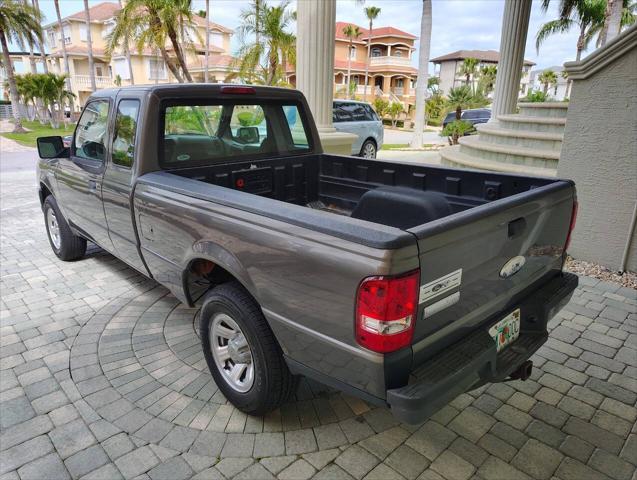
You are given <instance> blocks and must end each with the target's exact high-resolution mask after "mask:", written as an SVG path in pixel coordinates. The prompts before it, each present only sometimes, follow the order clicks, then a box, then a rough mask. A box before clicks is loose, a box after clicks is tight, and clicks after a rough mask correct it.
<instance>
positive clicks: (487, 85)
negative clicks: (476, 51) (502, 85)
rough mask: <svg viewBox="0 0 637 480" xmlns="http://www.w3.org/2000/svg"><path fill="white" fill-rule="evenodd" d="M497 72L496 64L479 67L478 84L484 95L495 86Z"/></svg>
mask: <svg viewBox="0 0 637 480" xmlns="http://www.w3.org/2000/svg"><path fill="white" fill-rule="evenodd" d="M497 73H498V67H497V66H496V65H485V66H484V67H482V68H481V69H480V80H479V82H478V84H479V85H480V88H481V90H482V92H483V93H484V95H487V96H488V95H489V94H490V93H491V92H492V91H493V87H494V86H495V77H496V75H497Z"/></svg>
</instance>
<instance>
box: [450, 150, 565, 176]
mask: <svg viewBox="0 0 637 480" xmlns="http://www.w3.org/2000/svg"><path fill="white" fill-rule="evenodd" d="M440 158H441V163H442V164H443V165H446V166H449V167H456V168H471V169H477V170H489V171H494V172H505V173H513V174H518V175H534V176H538V177H556V176H557V169H556V168H538V167H531V166H528V165H518V164H511V163H502V162H494V161H491V160H486V159H483V158H476V157H472V156H470V155H467V154H466V153H463V152H462V151H461V146H460V145H454V146H451V147H445V148H443V149H442V150H440Z"/></svg>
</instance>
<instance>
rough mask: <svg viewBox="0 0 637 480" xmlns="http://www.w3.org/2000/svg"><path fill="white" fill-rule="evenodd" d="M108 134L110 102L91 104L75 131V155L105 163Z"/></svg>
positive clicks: (97, 101) (101, 101)
mask: <svg viewBox="0 0 637 480" xmlns="http://www.w3.org/2000/svg"><path fill="white" fill-rule="evenodd" d="M107 134H108V100H96V101H94V102H91V103H89V104H88V105H87V106H86V108H85V109H84V112H82V116H81V117H80V121H79V122H77V129H76V131H75V155H76V156H77V157H81V158H87V159H89V160H97V161H100V162H103V161H104V157H105V156H106V137H107Z"/></svg>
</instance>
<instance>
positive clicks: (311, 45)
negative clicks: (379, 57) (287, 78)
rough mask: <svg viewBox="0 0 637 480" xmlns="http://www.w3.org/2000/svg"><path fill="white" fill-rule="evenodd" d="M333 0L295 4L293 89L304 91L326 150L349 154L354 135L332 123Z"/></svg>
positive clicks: (334, 4) (334, 25) (334, 13)
mask: <svg viewBox="0 0 637 480" xmlns="http://www.w3.org/2000/svg"><path fill="white" fill-rule="evenodd" d="M335 34H336V0H321V1H301V2H298V5H297V36H296V88H298V89H299V90H300V91H301V92H303V93H304V94H305V97H306V98H307V101H308V104H309V105H310V110H311V111H312V115H313V116H314V121H315V122H316V126H317V128H318V130H319V137H320V138H321V144H322V145H323V149H324V150H325V151H326V152H330V153H340V154H346V155H350V154H351V148H352V144H353V143H354V139H355V138H356V136H355V135H352V134H348V133H341V132H337V131H336V129H335V128H334V127H333V126H332V100H333V99H334V47H335V44H336V40H335V38H336V37H335Z"/></svg>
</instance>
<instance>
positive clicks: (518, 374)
mask: <svg viewBox="0 0 637 480" xmlns="http://www.w3.org/2000/svg"><path fill="white" fill-rule="evenodd" d="M531 372H533V362H532V361H531V360H527V361H526V362H524V363H523V364H522V365H520V366H519V367H518V369H517V370H515V371H513V372H512V373H511V376H510V379H511V380H522V381H524V380H527V379H528V378H529V377H530V376H531Z"/></svg>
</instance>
